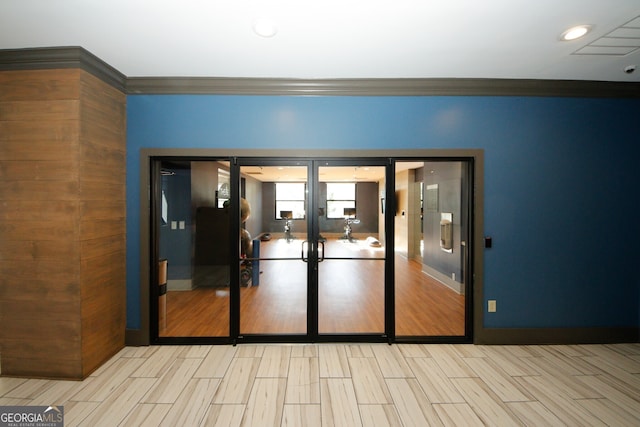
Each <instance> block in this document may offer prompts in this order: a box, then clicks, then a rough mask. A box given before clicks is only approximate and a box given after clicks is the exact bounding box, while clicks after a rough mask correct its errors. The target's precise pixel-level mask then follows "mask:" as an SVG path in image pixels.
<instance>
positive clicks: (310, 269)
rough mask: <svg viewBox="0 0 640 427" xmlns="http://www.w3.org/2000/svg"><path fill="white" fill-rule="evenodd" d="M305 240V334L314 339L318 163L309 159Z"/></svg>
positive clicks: (315, 326)
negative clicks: (306, 251) (307, 241)
mask: <svg viewBox="0 0 640 427" xmlns="http://www.w3.org/2000/svg"><path fill="white" fill-rule="evenodd" d="M307 168H308V169H307V209H308V214H307V240H309V242H310V244H309V245H310V248H311V249H310V254H309V264H308V266H307V336H308V337H309V339H310V340H312V341H315V340H316V339H317V337H318V182H317V177H318V170H317V168H318V165H317V162H315V161H310V162H309V164H308V165H307Z"/></svg>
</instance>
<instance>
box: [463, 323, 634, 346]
mask: <svg viewBox="0 0 640 427" xmlns="http://www.w3.org/2000/svg"><path fill="white" fill-rule="evenodd" d="M630 342H631V343H634V342H640V328H631V327H630V328H483V330H482V331H481V332H480V333H477V334H476V336H475V338H474V344H483V345H490V344H496V345H498V344H500V345H531V344H614V343H630Z"/></svg>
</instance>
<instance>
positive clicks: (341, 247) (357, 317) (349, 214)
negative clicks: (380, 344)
mask: <svg viewBox="0 0 640 427" xmlns="http://www.w3.org/2000/svg"><path fill="white" fill-rule="evenodd" d="M237 162H238V174H237V178H238V179H240V178H241V177H244V179H245V181H244V187H243V188H241V187H240V186H238V190H239V191H240V192H241V193H242V199H243V200H244V201H246V203H248V204H249V205H250V206H251V215H252V216H253V215H255V214H258V215H259V216H260V218H261V229H260V231H259V233H258V234H257V235H252V236H251V249H250V250H251V255H248V254H247V252H246V251H244V250H241V251H240V257H239V258H238V264H239V266H240V268H239V271H238V273H239V275H240V278H241V280H240V289H239V304H238V307H239V325H240V327H239V339H241V340H260V339H267V338H268V337H271V338H275V337H279V339H291V340H295V339H301V340H323V339H327V340H329V339H336V338H337V337H353V336H356V335H361V336H367V337H368V339H369V340H376V339H378V340H383V339H385V337H386V336H387V335H386V317H385V308H388V307H391V305H390V304H388V302H386V301H385V298H386V295H387V292H386V287H385V286H386V285H385V283H386V282H385V278H386V276H385V272H386V271H389V266H387V265H386V260H387V257H386V245H385V244H384V242H385V239H386V235H385V230H386V227H385V219H384V218H385V216H384V213H383V208H382V205H381V202H383V201H384V197H380V195H381V194H384V193H385V185H386V182H387V181H386V171H387V166H386V165H388V164H389V162H388V160H384V159H381V160H380V159H379V160H368V161H363V160H361V159H352V160H332V159H331V160H273V159H270V160H266V159H238V160H237ZM257 206H259V207H258V208H256V207H257ZM258 212H259V213H258ZM238 215H239V222H238V223H239V225H240V227H241V228H242V227H245V226H244V224H245V219H246V216H245V215H244V214H243V212H242V208H241V209H240V210H239V211H238ZM241 233H242V231H241ZM242 246H243V245H242V244H241V247H242ZM247 267H249V268H250V270H251V273H250V274H251V276H252V281H251V282H245V281H244V280H243V279H242V278H243V275H246V274H245V270H246V268H247ZM376 337H377V338H376Z"/></svg>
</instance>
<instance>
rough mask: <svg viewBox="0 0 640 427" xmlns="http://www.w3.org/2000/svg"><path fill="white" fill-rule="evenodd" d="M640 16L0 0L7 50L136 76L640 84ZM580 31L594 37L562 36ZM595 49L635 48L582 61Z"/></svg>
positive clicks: (205, 0) (551, 6)
mask: <svg viewBox="0 0 640 427" xmlns="http://www.w3.org/2000/svg"><path fill="white" fill-rule="evenodd" d="M638 17H640V0H536V1H531V0H529V1H522V0H359V1H358V0H351V1H348V0H323V1H311V0H148V1H143V0H55V1H53V0H49V1H46V0H1V1H0V49H15V48H27V47H46V46H81V47H83V48H85V49H87V50H88V51H90V52H91V53H93V54H95V55H96V56H98V57H99V58H101V59H102V60H104V61H105V62H107V63H108V64H110V65H111V66H113V67H115V68H116V69H118V70H119V71H120V72H122V73H123V74H125V75H126V76H128V77H189V76H198V77H257V78H262V77H267V78H302V79H314V78H322V79H333V78H356V79H358V78H507V79H511V78H516V79H560V80H565V79H569V80H604V81H623V82H624V81H630V82H639V81H640V70H638V71H636V72H634V73H631V74H627V73H625V72H624V68H625V67H627V66H629V65H638V66H640V48H635V50H634V46H635V47H640V42H639V39H640V28H635V27H640V19H639V20H636V21H634V19H636V18H638ZM261 18H269V19H272V20H273V21H274V22H275V23H276V25H277V28H278V33H277V34H276V35H275V36H273V37H271V38H262V37H259V36H257V35H256V34H255V33H254V32H253V31H252V26H253V24H254V22H255V21H256V20H257V19H261ZM577 24H590V25H592V26H593V31H592V32H591V33H589V34H588V35H587V36H586V37H585V38H583V39H580V40H576V41H572V42H563V41H559V35H560V34H561V33H562V32H563V31H564V30H566V29H567V28H569V27H571V26H573V25H577ZM624 25H628V26H630V27H631V28H625V29H623V30H619V29H618V28H619V27H621V26H624ZM617 29H618V30H617ZM612 32H613V33H612ZM607 35H609V36H615V37H607V38H606V39H602V37H604V36H607ZM590 43H595V44H598V45H603V44H604V45H610V44H612V43H613V44H620V43H621V44H623V45H625V46H627V47H628V46H629V45H630V46H631V48H630V49H623V50H624V54H621V53H622V52H618V53H617V54H616V52H609V53H613V54H606V55H603V54H586V55H585V54H583V55H578V54H576V52H577V51H579V50H581V49H583V48H584V47H585V46H586V45H588V44H590ZM602 50H603V49H601V48H600V47H597V48H596V49H595V50H594V49H593V48H589V49H588V50H582V52H594V51H598V53H601V51H602ZM630 50H632V51H633V52H630V53H628V51H630Z"/></svg>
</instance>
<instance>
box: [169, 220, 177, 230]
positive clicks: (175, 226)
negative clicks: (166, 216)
mask: <svg viewBox="0 0 640 427" xmlns="http://www.w3.org/2000/svg"><path fill="white" fill-rule="evenodd" d="M177 228H178V221H171V229H172V230H175V229H177Z"/></svg>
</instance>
